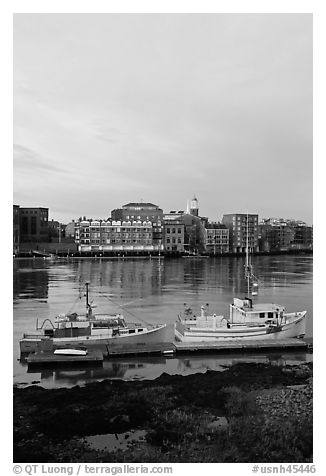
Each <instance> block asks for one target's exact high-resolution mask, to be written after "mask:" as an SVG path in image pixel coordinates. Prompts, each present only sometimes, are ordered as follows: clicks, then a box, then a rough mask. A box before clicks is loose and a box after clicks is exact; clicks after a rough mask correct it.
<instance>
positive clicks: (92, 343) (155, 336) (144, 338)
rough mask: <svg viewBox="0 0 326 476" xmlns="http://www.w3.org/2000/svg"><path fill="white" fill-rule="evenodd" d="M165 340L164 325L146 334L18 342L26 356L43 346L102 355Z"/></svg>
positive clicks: (21, 351) (22, 340) (27, 339)
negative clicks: (112, 349) (82, 349)
mask: <svg viewBox="0 0 326 476" xmlns="http://www.w3.org/2000/svg"><path fill="white" fill-rule="evenodd" d="M165 340H166V324H163V325H161V326H157V327H154V328H153V329H149V330H147V331H146V332H140V333H137V334H131V335H130V334H129V335H120V336H116V337H108V336H101V335H97V336H79V337H58V338H55V337H54V338H47V337H43V338H42V336H40V337H39V338H35V337H31V338H28V337H27V338H24V339H21V340H20V353H21V354H26V353H30V352H36V351H39V350H42V347H44V345H45V344H47V345H50V344H51V345H53V348H55V349H64V348H69V347H70V348H71V347H74V346H85V347H87V349H90V348H91V349H95V348H96V349H98V350H101V351H102V352H103V353H107V352H108V347H109V346H111V345H114V344H116V345H128V344H134V345H135V344H136V345H146V344H147V343H148V344H149V343H156V342H164V341H165Z"/></svg>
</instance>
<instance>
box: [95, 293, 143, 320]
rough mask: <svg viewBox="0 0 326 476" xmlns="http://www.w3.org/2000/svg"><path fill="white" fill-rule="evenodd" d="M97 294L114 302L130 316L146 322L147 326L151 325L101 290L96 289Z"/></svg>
mask: <svg viewBox="0 0 326 476" xmlns="http://www.w3.org/2000/svg"><path fill="white" fill-rule="evenodd" d="M98 293H99V294H102V295H103V296H104V297H105V298H106V299H107V300H108V301H110V302H112V304H114V305H115V306H117V307H119V308H120V309H122V310H123V311H124V312H127V313H128V314H130V315H131V316H132V317H135V318H136V319H138V320H139V321H141V322H143V323H144V324H146V325H147V326H152V324H151V323H150V322H147V321H145V319H141V318H140V317H139V316H137V315H136V314H134V313H133V312H131V311H128V309H126V308H125V307H123V306H122V305H121V304H119V303H117V302H115V301H113V299H111V298H109V297H108V296H107V294H104V293H103V292H102V291H98Z"/></svg>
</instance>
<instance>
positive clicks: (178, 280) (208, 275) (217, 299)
mask: <svg viewBox="0 0 326 476" xmlns="http://www.w3.org/2000/svg"><path fill="white" fill-rule="evenodd" d="M312 261H313V260H312V256H310V255H302V256H301V255H300V256H259V257H255V258H254V272H255V275H256V276H258V279H259V293H258V296H257V297H256V298H255V300H257V301H258V302H274V303H278V304H280V305H284V306H285V307H286V309H287V310H288V311H297V310H303V309H306V310H307V311H308V314H307V315H308V320H307V329H306V337H312V329H313V325H312V323H313V284H312V282H313V273H312V267H313V262H312ZM13 268H14V276H13V297H14V303H13V317H14V324H13V340H14V342H13V350H14V355H13V357H14V367H13V374H14V382H15V383H17V384H20V385H26V384H31V383H32V382H34V383H37V384H40V385H42V386H44V387H47V388H51V387H60V386H66V387H70V386H73V385H77V384H79V385H82V384H84V383H85V382H88V381H93V380H101V379H104V378H124V379H143V378H155V377H157V376H159V375H160V374H161V373H163V372H167V373H171V374H173V373H179V374H184V375H186V374H189V373H194V372H205V371H206V370H207V369H212V370H223V369H224V368H225V366H226V365H229V364H230V363H232V362H237V361H252V360H254V361H261V362H265V361H271V360H272V361H274V363H275V364H276V365H282V364H284V363H294V362H297V361H305V360H311V358H312V357H311V355H310V354H305V353H302V352H299V353H297V354H289V353H285V354H284V355H281V354H275V353H273V354H265V355H263V354H259V355H246V356H244V355H232V356H230V355H224V356H223V355H218V356H216V355H215V356H214V355H204V356H203V355H201V356H191V357H189V356H186V357H179V358H174V357H173V358H163V357H151V358H135V357H133V358H132V357H130V358H120V359H114V360H106V361H105V362H104V365H103V368H93V369H92V368H87V369H80V370H79V369H74V370H69V369H66V370H65V369H60V370H59V369H58V370H44V371H42V372H37V373H29V372H28V369H27V365H26V363H25V362H21V361H20V355H19V339H20V338H21V337H22V334H23V333H24V332H29V331H32V330H34V329H35V324H36V318H38V319H39V320H43V319H45V318H52V319H53V318H54V317H55V316H56V315H57V314H59V313H65V312H73V311H76V312H82V313H83V312H84V310H85V298H84V290H85V288H84V284H85V282H86V281H89V282H90V283H91V284H90V298H91V300H93V304H96V306H97V307H96V309H95V312H99V313H101V312H102V313H104V312H112V313H115V312H121V307H122V308H123V314H124V316H125V319H126V320H129V321H132V322H137V321H138V322H142V321H146V322H150V323H153V324H156V323H161V322H162V323H163V322H165V323H167V324H168V332H169V337H170V338H171V340H172V336H173V324H174V321H175V318H176V315H177V314H178V312H179V311H180V310H182V308H183V305H184V303H185V302H186V303H187V304H189V305H191V306H192V307H193V308H194V309H199V308H200V306H201V305H203V304H206V303H209V304H210V310H211V312H216V313H217V314H224V315H226V316H228V314H229V304H230V302H231V301H232V299H233V297H243V296H244V295H245V294H246V283H245V281H244V258H242V257H241V258H236V257H216V258H178V259H166V258H165V259H163V258H162V259H158V258H156V259H154V258H153V259H137V258H135V259H100V258H98V259H72V258H70V259H54V260H48V259H46V260H43V259H39V258H37V259H15V260H14V265H13Z"/></svg>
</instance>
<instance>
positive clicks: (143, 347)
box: [108, 342, 176, 357]
mask: <svg viewBox="0 0 326 476" xmlns="http://www.w3.org/2000/svg"><path fill="white" fill-rule="evenodd" d="M175 350H176V349H175V345H174V344H173V343H172V342H158V343H153V344H136V345H135V344H134V345H130V344H127V345H126V344H124V345H123V344H114V345H112V344H110V345H108V357H119V356H126V355H130V356H131V355H161V356H162V355H166V356H167V355H173V354H174V353H175Z"/></svg>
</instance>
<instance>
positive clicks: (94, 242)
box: [80, 239, 152, 245]
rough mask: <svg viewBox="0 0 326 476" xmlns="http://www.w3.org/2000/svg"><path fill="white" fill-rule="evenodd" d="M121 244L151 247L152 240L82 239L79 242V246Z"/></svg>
mask: <svg viewBox="0 0 326 476" xmlns="http://www.w3.org/2000/svg"><path fill="white" fill-rule="evenodd" d="M121 243H127V244H131V243H133V244H134V243H135V244H142V245H151V244H152V240H89V239H82V240H80V244H81V245H89V244H92V245H99V244H102V245H111V244H121Z"/></svg>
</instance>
